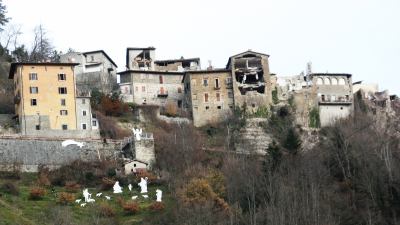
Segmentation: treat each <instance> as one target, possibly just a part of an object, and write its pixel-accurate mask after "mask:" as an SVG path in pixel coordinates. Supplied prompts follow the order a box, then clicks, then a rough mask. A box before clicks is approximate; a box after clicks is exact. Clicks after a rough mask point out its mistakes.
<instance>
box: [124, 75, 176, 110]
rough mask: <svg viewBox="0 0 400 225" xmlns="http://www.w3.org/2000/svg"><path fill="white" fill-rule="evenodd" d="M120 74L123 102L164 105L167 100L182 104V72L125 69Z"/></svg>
mask: <svg viewBox="0 0 400 225" xmlns="http://www.w3.org/2000/svg"><path fill="white" fill-rule="evenodd" d="M118 74H119V75H120V83H119V86H120V90H121V95H122V98H123V100H124V101H125V102H133V103H136V104H139V105H141V104H148V105H158V106H165V105H166V104H167V103H168V102H171V103H174V104H176V106H177V107H178V108H181V106H182V100H183V85H182V83H181V81H182V77H183V73H182V72H160V71H146V70H127V71H123V72H120V73H118Z"/></svg>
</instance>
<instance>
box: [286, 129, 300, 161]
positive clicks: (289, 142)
mask: <svg viewBox="0 0 400 225" xmlns="http://www.w3.org/2000/svg"><path fill="white" fill-rule="evenodd" d="M300 146H301V140H300V137H299V135H298V134H297V133H296V131H295V129H294V128H290V129H289V131H288V133H287V135H286V140H285V144H284V147H285V148H286V149H287V150H288V151H289V153H291V154H293V155H295V154H296V153H297V152H298V150H299V148H300Z"/></svg>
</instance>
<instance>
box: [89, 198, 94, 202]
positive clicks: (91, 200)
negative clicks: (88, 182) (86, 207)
mask: <svg viewBox="0 0 400 225" xmlns="http://www.w3.org/2000/svg"><path fill="white" fill-rule="evenodd" d="M95 201H96V200H94V199H93V198H91V199H89V200H88V202H95Z"/></svg>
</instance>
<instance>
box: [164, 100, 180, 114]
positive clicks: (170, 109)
mask: <svg viewBox="0 0 400 225" xmlns="http://www.w3.org/2000/svg"><path fill="white" fill-rule="evenodd" d="M177 114H178V107H177V106H176V104H175V103H173V102H167V104H165V115H166V116H170V117H175V116H176V115H177Z"/></svg>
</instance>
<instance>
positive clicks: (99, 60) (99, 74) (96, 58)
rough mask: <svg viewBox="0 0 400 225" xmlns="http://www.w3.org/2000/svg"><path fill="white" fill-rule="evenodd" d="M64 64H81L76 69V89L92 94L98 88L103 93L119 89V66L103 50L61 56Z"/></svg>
mask: <svg viewBox="0 0 400 225" xmlns="http://www.w3.org/2000/svg"><path fill="white" fill-rule="evenodd" d="M60 62H62V63H79V65H77V66H76V67H75V78H76V87H77V89H78V90H79V91H83V92H90V91H91V90H92V89H93V88H97V89H98V90H100V91H102V92H103V93H111V92H112V91H113V90H115V89H118V85H117V64H116V63H115V62H114V61H113V60H112V59H111V58H110V56H108V55H107V53H106V52H105V51H103V50H97V51H90V52H69V53H66V54H64V55H61V56H60Z"/></svg>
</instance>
